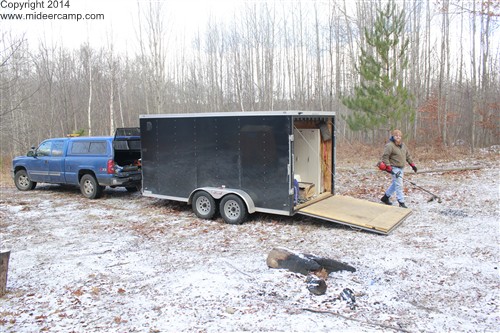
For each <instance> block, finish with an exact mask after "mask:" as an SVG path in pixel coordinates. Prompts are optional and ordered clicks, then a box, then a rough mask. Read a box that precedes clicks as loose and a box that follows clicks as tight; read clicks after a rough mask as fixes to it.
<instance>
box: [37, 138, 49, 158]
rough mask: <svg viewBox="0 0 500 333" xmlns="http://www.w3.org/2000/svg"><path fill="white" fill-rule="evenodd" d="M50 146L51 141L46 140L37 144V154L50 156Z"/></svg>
mask: <svg viewBox="0 0 500 333" xmlns="http://www.w3.org/2000/svg"><path fill="white" fill-rule="evenodd" d="M51 147H52V141H46V142H44V143H42V144H41V145H40V146H38V149H37V150H36V154H37V156H50V148H51Z"/></svg>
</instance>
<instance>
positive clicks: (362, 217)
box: [297, 195, 411, 235]
mask: <svg viewBox="0 0 500 333" xmlns="http://www.w3.org/2000/svg"><path fill="white" fill-rule="evenodd" d="M297 213H298V214H303V215H307V216H312V217H316V218H319V219H322V220H326V221H331V222H336V223H341V224H345V225H350V226H352V227H356V228H361V229H364V230H368V231H373V232H376V233H380V234H385V235H387V234H389V233H390V232H391V231H392V230H394V228H396V227H397V226H398V225H399V224H400V223H401V222H403V220H404V219H405V218H406V217H408V216H409V215H410V214H411V210H410V209H407V208H406V209H405V208H399V207H396V206H388V205H384V204H379V203H375V202H370V201H366V200H361V199H356V198H351V197H346V196H341V195H334V196H330V197H327V198H326V199H323V200H320V201H317V202H314V203H312V204H311V205H308V206H306V207H303V208H300V209H298V210H297Z"/></svg>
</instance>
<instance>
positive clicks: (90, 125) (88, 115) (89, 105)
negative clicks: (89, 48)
mask: <svg viewBox="0 0 500 333" xmlns="http://www.w3.org/2000/svg"><path fill="white" fill-rule="evenodd" d="M88 61H89V68H88V69H89V102H88V109H87V126H88V128H89V136H92V61H91V57H90V53H89V59H88Z"/></svg>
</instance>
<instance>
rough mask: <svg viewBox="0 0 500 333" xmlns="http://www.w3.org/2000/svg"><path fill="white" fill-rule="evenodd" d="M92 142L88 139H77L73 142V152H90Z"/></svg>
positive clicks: (78, 153)
mask: <svg viewBox="0 0 500 333" xmlns="http://www.w3.org/2000/svg"><path fill="white" fill-rule="evenodd" d="M89 147H90V142H88V141H76V142H73V146H72V147H71V154H74V155H81V154H88V153H89Z"/></svg>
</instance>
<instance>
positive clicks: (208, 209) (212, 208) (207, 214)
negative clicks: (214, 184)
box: [192, 191, 217, 220]
mask: <svg viewBox="0 0 500 333" xmlns="http://www.w3.org/2000/svg"><path fill="white" fill-rule="evenodd" d="M192 202H193V204H192V205H193V211H194V213H195V214H196V216H198V217H199V218H200V219H205V220H209V219H211V218H212V217H214V215H215V213H216V209H217V206H216V205H215V199H214V198H213V197H212V196H211V195H210V194H209V193H207V192H205V191H198V192H196V193H195V194H194V195H193V200H192Z"/></svg>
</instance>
